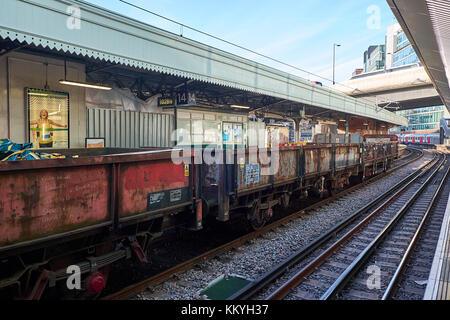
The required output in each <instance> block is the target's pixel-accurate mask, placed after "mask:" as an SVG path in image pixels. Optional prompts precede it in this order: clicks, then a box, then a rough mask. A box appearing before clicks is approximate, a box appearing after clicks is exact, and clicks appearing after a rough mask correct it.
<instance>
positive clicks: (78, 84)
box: [59, 60, 112, 91]
mask: <svg viewBox="0 0 450 320" xmlns="http://www.w3.org/2000/svg"><path fill="white" fill-rule="evenodd" d="M59 83H60V84H64V85H67V86H75V87H83V88H91V89H98V90H107V91H109V90H112V87H108V86H104V85H101V84H96V83H87V82H82V81H72V80H67V62H66V60H64V80H59Z"/></svg>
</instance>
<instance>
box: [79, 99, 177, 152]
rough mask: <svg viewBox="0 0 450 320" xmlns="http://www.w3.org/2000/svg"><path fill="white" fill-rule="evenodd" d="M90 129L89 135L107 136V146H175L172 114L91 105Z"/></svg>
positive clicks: (88, 123)
mask: <svg viewBox="0 0 450 320" xmlns="http://www.w3.org/2000/svg"><path fill="white" fill-rule="evenodd" d="M86 128H87V132H86V134H87V137H88V138H105V143H106V147H117V148H140V147H171V146H173V143H172V142H171V140H170V138H171V134H172V131H173V116H172V115H167V114H158V113H147V112H135V111H123V110H112V109H90V108H89V109H87V125H86Z"/></svg>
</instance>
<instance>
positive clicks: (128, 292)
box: [102, 148, 424, 300]
mask: <svg viewBox="0 0 450 320" xmlns="http://www.w3.org/2000/svg"><path fill="white" fill-rule="evenodd" d="M411 149H412V150H415V151H419V154H418V155H417V156H416V157H414V158H412V159H411V160H408V161H407V162H405V163H402V164H401V165H398V166H396V167H394V168H391V169H389V170H387V171H386V172H384V173H381V174H379V175H377V176H375V177H372V178H370V179H367V180H365V181H364V182H362V183H360V184H358V185H355V186H353V187H350V188H348V189H346V190H343V191H341V192H339V193H337V194H336V195H333V196H331V197H329V198H326V199H324V200H321V201H319V202H317V203H314V204H312V205H311V206H309V207H307V208H304V209H302V210H300V211H298V212H295V213H293V214H291V215H289V216H286V217H283V218H281V219H279V220H277V221H275V222H273V223H271V224H270V225H267V226H265V227H263V228H262V229H260V230H258V231H254V232H252V233H249V234H247V235H244V236H242V237H240V238H238V239H235V240H233V241H231V242H229V243H226V244H224V245H222V246H220V247H217V248H215V249H212V250H210V251H208V252H205V253H203V254H201V255H199V256H197V257H195V258H193V259H190V260H188V261H185V262H183V263H180V264H179V265H176V266H174V267H172V268H170V269H168V270H166V271H163V272H161V273H159V274H157V275H155V276H153V277H150V278H148V279H145V280H143V281H140V282H138V283H136V284H132V285H130V286H128V287H126V288H124V289H122V290H120V291H117V292H115V293H112V294H110V295H108V296H106V297H103V298H102V300H124V299H127V298H130V297H132V296H133V295H135V294H136V293H138V292H140V291H143V290H145V289H146V288H148V287H149V286H156V285H158V284H161V283H163V282H164V281H167V280H168V279H170V277H172V276H173V275H174V274H177V273H181V272H184V271H186V270H188V269H190V268H191V267H193V266H195V265H196V264H198V263H201V262H202V261H205V260H206V259H208V258H211V257H214V256H216V255H218V254H220V253H223V252H226V251H228V250H230V249H231V248H233V247H236V246H239V245H242V244H244V243H245V242H247V241H249V240H252V239H255V238H257V237H259V236H260V235H262V234H264V233H267V232H269V231H271V230H273V229H274V228H276V227H278V226H280V225H282V224H284V223H287V222H289V221H292V220H294V219H296V218H297V217H299V216H300V215H302V214H304V213H305V212H306V211H310V210H313V209H315V208H317V207H320V206H322V205H324V204H326V203H329V202H332V201H334V200H336V199H339V198H341V197H343V196H345V195H347V194H348V193H350V192H353V191H355V190H357V189H359V188H361V187H362V186H365V185H367V184H370V183H373V182H375V181H377V180H379V179H381V178H383V177H385V176H387V175H389V174H390V173H392V172H394V171H397V170H399V169H401V168H403V167H405V166H407V165H409V164H411V163H413V162H415V161H417V160H419V159H421V158H422V157H423V156H424V152H423V150H420V149H414V148H411ZM409 156H410V155H407V156H405V157H403V158H401V159H398V160H397V161H401V160H404V159H405V158H407V157H409ZM422 167H423V166H422ZM418 170H420V169H418Z"/></svg>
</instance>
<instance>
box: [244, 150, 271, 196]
mask: <svg viewBox="0 0 450 320" xmlns="http://www.w3.org/2000/svg"><path fill="white" fill-rule="evenodd" d="M261 154H262V155H263V156H264V157H265V158H270V157H271V153H270V151H269V150H268V149H252V150H247V151H246V153H245V160H242V159H241V158H240V157H239V156H238V164H237V166H238V169H237V192H238V193H241V192H245V191H249V190H251V189H255V188H258V187H262V186H266V185H268V184H270V183H271V181H270V175H267V174H265V173H268V172H269V168H270V164H266V163H264V161H261V158H260V155H261ZM263 173H264V174H263Z"/></svg>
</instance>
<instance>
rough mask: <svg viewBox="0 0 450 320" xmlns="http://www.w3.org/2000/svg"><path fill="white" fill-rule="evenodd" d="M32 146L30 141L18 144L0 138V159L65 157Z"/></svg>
mask: <svg viewBox="0 0 450 320" xmlns="http://www.w3.org/2000/svg"><path fill="white" fill-rule="evenodd" d="M32 148H33V144H32V143H24V144H18V143H14V142H12V141H11V140H9V139H0V161H18V160H40V159H64V158H66V156H64V155H62V154H59V153H45V152H37V151H36V150H34V149H32ZM70 158H78V156H71V157H70Z"/></svg>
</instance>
